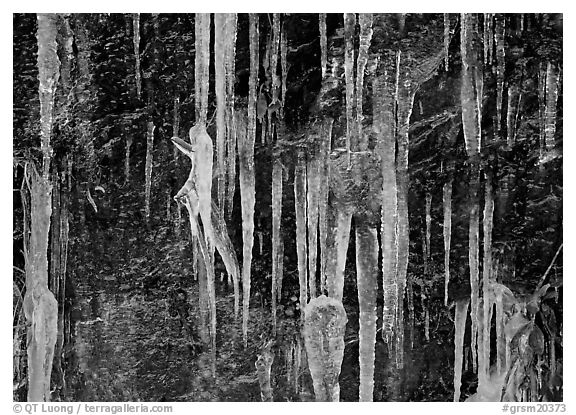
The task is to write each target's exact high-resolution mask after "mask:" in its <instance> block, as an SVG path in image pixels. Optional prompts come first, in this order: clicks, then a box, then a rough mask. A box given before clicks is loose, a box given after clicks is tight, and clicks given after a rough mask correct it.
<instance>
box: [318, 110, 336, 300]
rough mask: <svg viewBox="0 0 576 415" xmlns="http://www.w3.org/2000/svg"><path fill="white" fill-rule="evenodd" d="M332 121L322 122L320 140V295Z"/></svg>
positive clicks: (323, 285)
mask: <svg viewBox="0 0 576 415" xmlns="http://www.w3.org/2000/svg"><path fill="white" fill-rule="evenodd" d="M333 124H334V120H333V119H332V118H328V119H326V120H324V121H323V123H322V127H321V135H322V136H321V139H320V200H319V202H318V220H319V232H320V294H326V261H327V260H328V252H327V250H328V243H327V239H328V193H329V186H330V163H329V161H330V148H331V143H332V125H333Z"/></svg>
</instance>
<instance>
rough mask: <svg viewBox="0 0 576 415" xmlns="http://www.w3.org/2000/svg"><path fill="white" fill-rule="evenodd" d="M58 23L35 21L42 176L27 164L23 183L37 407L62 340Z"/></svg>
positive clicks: (31, 394) (47, 17)
mask: <svg viewBox="0 0 576 415" xmlns="http://www.w3.org/2000/svg"><path fill="white" fill-rule="evenodd" d="M57 19H58V16H57V15H55V14H38V15H37V23H38V29H37V40H38V60H37V66H38V80H39V84H38V86H39V88H38V93H39V94H38V95H39V101H40V137H41V150H42V173H41V174H38V172H37V170H36V166H35V165H34V164H27V165H26V166H25V169H24V180H25V183H26V186H27V187H28V191H29V192H30V216H29V217H30V228H29V229H30V235H29V239H28V243H26V239H27V236H24V239H25V247H27V248H28V249H26V251H25V253H24V259H25V265H26V293H25V295H24V301H23V304H22V306H23V310H24V315H25V317H26V325H27V343H26V349H27V350H26V351H27V358H28V360H27V362H28V396H27V400H28V401H33V402H43V401H50V377H51V373H52V363H53V359H54V347H55V345H56V341H57V336H58V302H57V300H56V298H55V297H54V295H53V294H52V292H50V290H49V289H48V280H49V270H48V239H49V233H50V215H51V212H52V203H51V198H52V184H51V181H50V164H51V161H52V146H51V144H50V141H51V137H52V127H53V122H54V96H55V93H56V87H57V85H58V79H59V74H60V61H59V59H58V55H57V41H56V37H57V32H58V29H57ZM23 186H25V185H23ZM25 199H26V200H27V198H25ZM26 215H27V212H26V213H25V216H26Z"/></svg>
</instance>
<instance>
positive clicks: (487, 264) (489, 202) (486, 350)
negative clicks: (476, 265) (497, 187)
mask: <svg viewBox="0 0 576 415" xmlns="http://www.w3.org/2000/svg"><path fill="white" fill-rule="evenodd" d="M491 181H492V177H491V175H490V174H486V183H485V188H484V189H485V191H484V217H483V225H484V255H483V257H484V258H483V264H482V297H483V308H484V310H483V312H482V316H483V318H484V322H483V324H482V327H483V328H484V333H483V335H482V339H483V341H482V347H481V348H480V350H481V351H482V353H483V363H484V366H483V367H481V368H480V367H479V371H480V369H481V370H482V371H483V376H484V381H485V382H488V381H489V377H488V376H489V369H490V319H489V317H490V315H491V313H490V308H491V306H492V300H491V298H490V297H491V296H490V284H491V282H490V280H491V273H492V227H493V225H492V224H493V215H494V196H493V194H492V183H491ZM479 379H480V378H479ZM479 387H480V384H479Z"/></svg>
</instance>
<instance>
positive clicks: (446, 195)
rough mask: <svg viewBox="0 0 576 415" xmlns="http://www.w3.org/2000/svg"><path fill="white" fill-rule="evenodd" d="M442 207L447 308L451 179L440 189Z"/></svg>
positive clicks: (446, 302) (450, 237) (450, 238)
mask: <svg viewBox="0 0 576 415" xmlns="http://www.w3.org/2000/svg"><path fill="white" fill-rule="evenodd" d="M442 194H443V200H442V203H443V205H444V227H443V233H444V305H445V306H448V284H449V283H450V242H451V240H452V179H449V180H448V181H447V182H446V183H444V187H443V189H442Z"/></svg>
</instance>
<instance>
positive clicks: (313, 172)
mask: <svg viewBox="0 0 576 415" xmlns="http://www.w3.org/2000/svg"><path fill="white" fill-rule="evenodd" d="M307 164H308V166H307V169H306V179H307V186H306V194H307V198H306V216H307V219H308V220H307V224H308V286H309V292H310V298H314V297H316V268H317V267H316V265H317V254H318V203H319V197H320V160H319V159H318V157H317V155H314V156H313V158H312V159H309V160H308V163H307Z"/></svg>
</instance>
